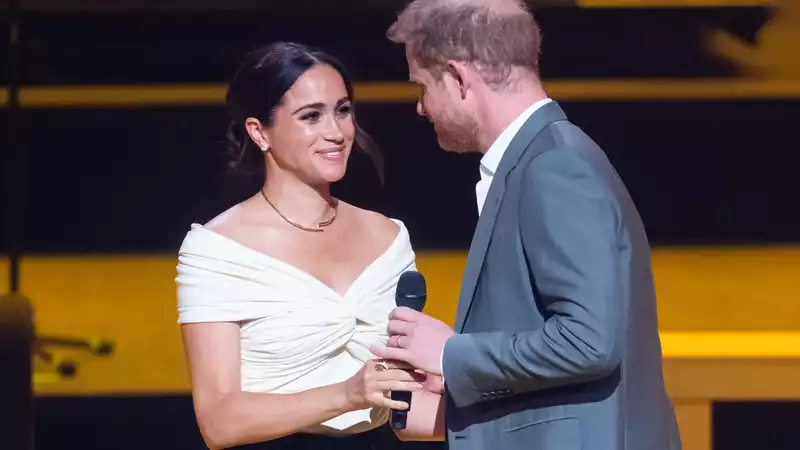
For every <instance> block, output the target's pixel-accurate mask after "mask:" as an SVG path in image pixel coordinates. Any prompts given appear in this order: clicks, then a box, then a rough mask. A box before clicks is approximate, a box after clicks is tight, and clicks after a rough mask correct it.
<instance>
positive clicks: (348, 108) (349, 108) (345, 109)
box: [337, 105, 353, 116]
mask: <svg viewBox="0 0 800 450" xmlns="http://www.w3.org/2000/svg"><path fill="white" fill-rule="evenodd" d="M352 110H353V107H352V106H350V105H347V106H342V107H341V108H339V110H338V111H337V113H338V114H339V115H340V116H348V115H350V112H351V111H352Z"/></svg>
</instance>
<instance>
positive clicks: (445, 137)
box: [434, 116, 480, 153]
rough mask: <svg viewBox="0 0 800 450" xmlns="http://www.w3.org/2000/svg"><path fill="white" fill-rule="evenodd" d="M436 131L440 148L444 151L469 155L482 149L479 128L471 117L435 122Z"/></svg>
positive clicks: (449, 117) (451, 117)
mask: <svg viewBox="0 0 800 450" xmlns="http://www.w3.org/2000/svg"><path fill="white" fill-rule="evenodd" d="M434 129H435V130H436V137H437V139H438V141H439V146H440V147H442V149H444V150H447V151H451V152H456V153H467V152H475V151H478V150H479V149H480V145H479V144H478V136H477V133H478V130H477V126H476V123H475V121H474V120H472V118H471V117H468V116H458V117H454V116H446V117H443V118H442V120H439V121H434Z"/></svg>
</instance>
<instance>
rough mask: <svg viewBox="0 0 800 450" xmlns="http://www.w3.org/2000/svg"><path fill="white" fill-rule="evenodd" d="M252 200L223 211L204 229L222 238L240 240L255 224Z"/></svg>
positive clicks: (204, 226) (206, 224)
mask: <svg viewBox="0 0 800 450" xmlns="http://www.w3.org/2000/svg"><path fill="white" fill-rule="evenodd" d="M250 203H251V199H247V200H244V201H242V202H240V203H238V204H236V205H233V206H232V207H230V208H228V209H227V210H225V211H223V212H222V213H220V214H219V215H217V216H216V217H214V218H213V219H211V220H209V221H208V222H206V223H205V224H204V225H203V228H205V229H207V230H209V231H213V232H214V233H217V234H220V235H222V236H225V237H228V238H231V239H234V240H237V241H238V240H240V239H239V238H241V237H243V236H244V235H245V234H246V232H247V230H248V228H250V227H251V226H252V224H253V223H254V222H255V220H254V217H253V216H254V214H253V210H252V207H251V206H250Z"/></svg>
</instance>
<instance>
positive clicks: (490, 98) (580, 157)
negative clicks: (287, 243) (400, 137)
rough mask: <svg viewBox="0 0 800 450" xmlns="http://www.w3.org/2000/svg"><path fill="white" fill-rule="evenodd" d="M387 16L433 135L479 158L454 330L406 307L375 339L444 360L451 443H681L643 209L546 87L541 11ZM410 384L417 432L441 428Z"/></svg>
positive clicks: (436, 3) (454, 6)
mask: <svg viewBox="0 0 800 450" xmlns="http://www.w3.org/2000/svg"><path fill="white" fill-rule="evenodd" d="M388 34H389V37H390V39H391V40H392V41H394V42H396V43H403V44H404V45H405V47H406V56H407V59H408V65H409V71H410V78H411V81H412V82H414V83H416V84H418V85H419V86H420V88H421V94H420V99H419V102H418V104H417V111H418V112H419V113H420V114H422V115H424V116H426V117H427V118H428V119H429V120H430V121H431V122H432V123H433V126H434V127H435V129H436V133H437V136H438V140H439V145H440V146H441V147H442V148H444V149H446V150H449V151H454V152H469V151H479V152H481V153H483V158H482V160H481V165H480V176H481V179H480V182H479V183H478V184H477V186H476V194H477V203H478V211H479V213H480V217H479V220H478V224H477V228H476V230H475V235H474V238H473V241H472V244H471V247H470V251H469V256H468V259H467V265H466V269H465V273H464V279H463V284H462V289H461V295H460V299H459V304H458V311H457V315H456V323H455V334H454V332H453V330H451V329H450V328H449V327H448V326H447V325H446V324H444V323H442V322H440V321H438V320H435V319H433V318H431V317H429V316H427V315H424V314H422V313H417V312H415V311H413V310H410V309H407V308H398V309H396V310H395V311H394V312H393V313H392V314H391V317H390V324H389V333H390V339H389V346H388V347H386V348H379V349H374V352H375V353H376V354H377V356H379V357H381V358H385V359H391V360H400V361H405V362H407V363H409V364H411V365H413V366H415V367H417V368H419V369H422V370H424V371H426V372H428V373H429V374H431V375H439V374H441V375H442V376H443V378H444V386H445V388H444V389H443V392H444V393H443V397H442V399H443V400H442V401H443V402H444V418H445V421H444V422H446V438H447V441H448V442H449V447H450V448H451V449H456V450H460V449H490V450H495V449H508V448H530V449H536V450H571V449H582V450H676V449H679V448H680V447H681V444H680V438H679V433H678V427H677V424H676V420H675V416H674V412H673V409H672V405H671V403H670V400H669V398H668V396H667V393H666V390H665V388H664V381H663V375H662V355H661V345H660V341H659V336H658V324H657V315H656V299H655V292H654V287H653V279H652V273H651V266H650V249H649V246H648V241H647V237H646V235H645V230H644V227H643V225H642V222H641V219H640V218H639V215H638V213H637V210H636V208H635V206H634V204H633V202H632V201H631V198H630V197H629V195H628V192H627V191H626V189H625V187H624V185H623V183H622V181H620V179H619V177H618V176H617V174H616V172H615V171H614V169H613V167H612V166H611V164H610V163H609V161H608V160H607V159H606V156H605V154H604V153H603V151H602V150H601V149H600V148H599V147H598V146H597V144H595V143H594V142H593V141H592V140H591V139H590V138H589V137H588V136H587V135H586V134H584V133H583V132H582V131H581V130H580V129H579V128H578V127H576V126H575V125H573V124H571V123H570V122H569V121H568V120H567V118H566V116H565V114H564V112H563V111H562V109H561V108H560V107H559V105H558V104H557V103H556V102H554V101H551V100H550V99H548V98H547V95H546V94H545V92H544V90H543V88H542V86H541V83H540V80H539V76H538V73H539V72H538V55H539V45H540V35H539V29H538V25H537V24H536V22H535V20H534V18H533V16H532V14H531V13H530V12H528V11H527V10H526V9H525V7H524V6H523V5H522V4H521V3H520V2H517V1H514V0H495V1H489V0H484V1H482V2H479V1H477V0H472V1H470V0H460V1H459V0H416V1H413V2H412V3H411V4H410V5H409V6H408V7H407V8H406V9H405V10H404V11H403V12H402V13H401V14H400V15H399V17H398V20H397V22H396V23H395V24H393V25H392V27H391V28H390V30H389V33H388ZM416 400H417V397H415V398H414V400H413V401H412V407H411V408H412V409H411V413H410V416H413V420H412V419H411V418H410V419H409V421H410V423H411V422H413V423H414V426H413V427H414V428H415V430H409V431H410V432H411V434H421V433H419V427H417V424H419V423H420V422H419V421H420V420H423V421H428V422H433V421H435V420H437V419H438V420H439V422H438V424H439V427H438V428H444V427H443V426H442V421H441V418H442V417H441V416H442V414H441V412H440V413H439V414H436V407H435V406H432V405H431V404H430V402H426V401H423V399H420V401H419V403H417V402H416ZM439 406H441V405H439ZM421 415H424V416H425V418H424V419H421V418H420V416H421ZM409 426H411V425H409ZM436 430H437V428H435V427H433V426H432V425H430V423H429V426H428V428H427V429H426V432H429V433H430V434H435V433H436ZM423 434H424V433H423Z"/></svg>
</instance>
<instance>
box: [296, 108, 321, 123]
mask: <svg viewBox="0 0 800 450" xmlns="http://www.w3.org/2000/svg"><path fill="white" fill-rule="evenodd" d="M319 118H320V113H318V112H316V111H314V112H310V113H308V114H303V116H301V117H300V119H301V120H307V121H309V122H316V121H318V120H319Z"/></svg>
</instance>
